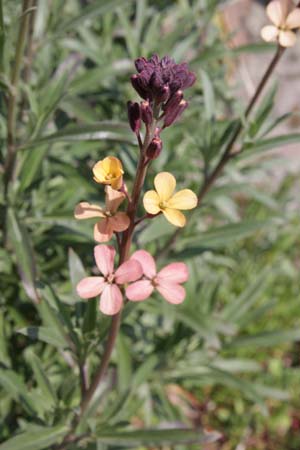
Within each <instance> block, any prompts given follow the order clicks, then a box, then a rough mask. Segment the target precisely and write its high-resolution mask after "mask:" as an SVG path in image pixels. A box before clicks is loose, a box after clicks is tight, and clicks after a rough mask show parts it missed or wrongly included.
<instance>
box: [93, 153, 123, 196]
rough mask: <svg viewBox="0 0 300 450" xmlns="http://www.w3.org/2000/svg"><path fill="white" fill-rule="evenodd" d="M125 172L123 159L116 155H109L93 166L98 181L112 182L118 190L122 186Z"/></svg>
mask: <svg viewBox="0 0 300 450" xmlns="http://www.w3.org/2000/svg"><path fill="white" fill-rule="evenodd" d="M123 173H124V171H123V167H122V163H121V161H120V160H119V159H118V158H115V157H114V156H107V158H104V159H102V160H101V161H98V162H97V163H96V164H95V165H94V167H93V174H94V180H95V181H96V182H97V183H102V184H110V185H111V187H112V188H113V189H116V190H117V189H120V187H121V186H122V182H123Z"/></svg>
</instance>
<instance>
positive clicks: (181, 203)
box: [143, 172, 197, 227]
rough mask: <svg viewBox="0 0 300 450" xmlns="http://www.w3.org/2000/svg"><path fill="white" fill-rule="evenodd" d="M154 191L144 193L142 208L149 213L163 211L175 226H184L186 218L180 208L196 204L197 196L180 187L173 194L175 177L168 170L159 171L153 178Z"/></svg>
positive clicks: (191, 206) (191, 207) (187, 207)
mask: <svg viewBox="0 0 300 450" xmlns="http://www.w3.org/2000/svg"><path fill="white" fill-rule="evenodd" d="M154 186H155V189H156V190H155V191H154V190H153V191H148V192H146V193H145V195H144V199H143V203H144V208H145V210H146V211H147V212H148V213H149V214H159V213H160V212H162V213H163V215H164V216H165V218H166V219H167V220H168V221H169V222H171V223H172V224H173V225H175V226H177V227H184V225H185V223H186V218H185V216H184V215H183V214H182V212H180V210H187V209H193V208H195V207H196V206H197V196H196V194H195V193H194V192H193V191H191V190H190V189H182V190H181V191H178V192H176V193H175V194H174V191H175V187H176V180H175V177H174V176H173V175H172V174H171V173H169V172H161V173H159V174H158V175H156V177H155V178H154Z"/></svg>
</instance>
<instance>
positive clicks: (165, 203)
mask: <svg viewBox="0 0 300 450" xmlns="http://www.w3.org/2000/svg"><path fill="white" fill-rule="evenodd" d="M158 206H159V208H160V209H165V208H166V207H167V206H168V204H167V202H166V201H165V200H161V201H160V202H159V204H158Z"/></svg>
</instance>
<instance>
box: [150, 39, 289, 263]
mask: <svg viewBox="0 0 300 450" xmlns="http://www.w3.org/2000/svg"><path fill="white" fill-rule="evenodd" d="M284 51H285V48H284V47H281V46H280V45H278V46H277V50H276V53H275V55H274V57H273V58H272V60H271V62H270V64H269V65H268V67H267V69H266V71H265V73H264V75H263V77H262V79H261V81H260V82H259V84H258V86H257V88H256V90H255V93H254V95H253V97H252V98H251V100H250V102H249V104H248V106H247V108H246V111H245V114H244V116H245V118H246V119H247V118H248V117H249V115H250V113H251V111H252V110H253V107H254V106H255V104H256V102H257V100H258V99H259V97H260V95H261V93H262V91H263V89H264V87H265V85H266V83H267V82H268V80H269V78H270V76H271V75H272V73H273V71H274V69H275V67H276V66H277V64H278V62H279V60H280V58H281V57H282V55H283V53H284ZM243 128H244V126H243V122H242V121H239V123H238V124H237V126H236V129H235V131H234V133H233V135H232V137H231V139H230V140H229V142H228V143H227V145H226V147H225V149H224V151H223V154H222V156H221V158H220V160H219V162H218V163H217V165H216V167H215V168H214V169H213V170H212V172H211V173H210V174H208V175H207V176H206V177H205V178H204V181H203V183H202V185H201V186H200V188H199V191H198V206H200V205H201V204H202V201H203V199H204V197H205V196H206V194H207V192H208V191H209V190H210V189H211V187H212V186H213V184H214V183H215V181H216V179H217V178H218V177H219V175H220V174H221V173H222V171H223V169H224V167H225V166H226V164H227V163H228V161H229V160H230V159H232V158H233V157H234V156H236V155H237V154H238V153H233V152H232V150H233V147H234V145H235V143H236V141H237V139H238V138H239V136H240V134H241V132H242V131H243ZM194 211H195V210H194ZM192 213H193V212H192ZM192 213H191V214H192ZM180 232H181V228H177V230H176V231H175V232H174V233H173V234H172V236H171V237H170V239H169V240H168V241H167V242H166V244H165V245H164V246H163V248H161V249H160V250H159V252H158V255H157V256H158V257H162V256H164V255H165V254H166V253H167V251H168V250H169V248H170V247H171V246H172V245H173V244H174V243H175V241H176V239H177V237H178V235H179V234H180Z"/></svg>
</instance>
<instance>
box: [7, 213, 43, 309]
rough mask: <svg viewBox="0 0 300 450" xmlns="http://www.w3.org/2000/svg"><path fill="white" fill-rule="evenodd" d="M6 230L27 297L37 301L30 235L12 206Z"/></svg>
mask: <svg viewBox="0 0 300 450" xmlns="http://www.w3.org/2000/svg"><path fill="white" fill-rule="evenodd" d="M7 230H8V236H9V239H10V242H11V244H12V246H13V249H14V252H15V255H16V264H17V267H18V270H19V273H20V277H21V280H22V283H23V286H24V289H25V291H26V293H27V295H28V297H30V298H31V300H33V301H34V302H35V303H38V302H39V300H40V299H39V296H38V293H37V291H36V288H35V279H36V266H35V261H34V255H33V250H32V246H31V240H30V236H29V234H28V233H27V230H26V228H25V227H24V226H23V225H22V224H21V223H20V222H19V220H18V218H17V216H16V214H15V211H14V210H13V209H12V208H9V209H8V213H7Z"/></svg>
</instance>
